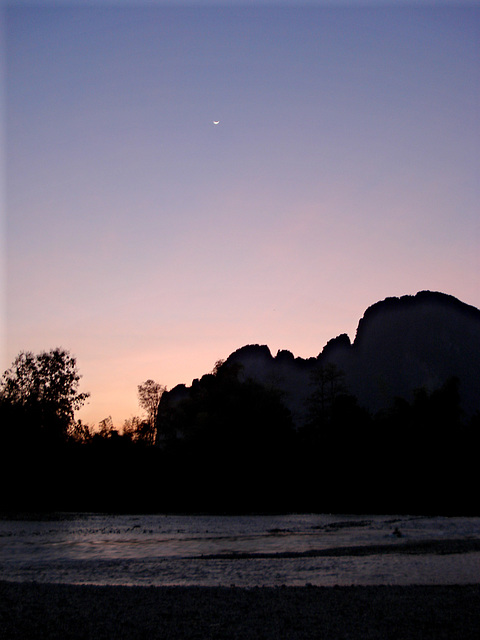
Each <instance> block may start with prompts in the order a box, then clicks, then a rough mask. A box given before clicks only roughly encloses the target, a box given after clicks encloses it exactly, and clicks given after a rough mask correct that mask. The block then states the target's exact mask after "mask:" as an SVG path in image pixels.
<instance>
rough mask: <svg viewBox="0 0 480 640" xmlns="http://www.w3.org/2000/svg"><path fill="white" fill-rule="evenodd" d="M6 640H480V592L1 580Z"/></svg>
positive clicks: (463, 588)
mask: <svg viewBox="0 0 480 640" xmlns="http://www.w3.org/2000/svg"><path fill="white" fill-rule="evenodd" d="M0 629H1V630H2V638H4V639H5V640H13V639H22V640H28V639H30V638H32V639H33V638H35V639H36V640H42V639H48V640H51V639H57V638H58V639H59V640H60V639H62V640H65V639H67V638H68V639H72V640H76V639H77V638H78V639H80V638H82V639H84V640H85V639H87V640H90V639H91V640H93V639H95V640H104V639H105V640H106V639H110V638H115V639H116V640H117V639H118V640H123V639H127V638H128V639H130V638H132V639H136V638H139V639H140V638H147V637H148V638H149V640H152V639H153V640H155V639H156V638H158V639H160V638H162V639H165V638H183V639H185V640H190V639H191V640H193V639H201V638H209V639H210V638H211V639H214V638H234V639H240V640H250V639H252V640H253V639H254V638H263V639H272V640H273V639H275V640H279V639H282V638H285V639H287V638H288V640H294V639H302V640H307V639H313V638H322V640H325V639H332V640H333V639H334V638H335V639H336V638H344V637H348V638H356V639H365V640H385V639H386V638H391V637H395V638H405V639H407V638H408V639H409V640H415V639H416V638H418V639H420V638H422V640H425V639H431V640H442V639H445V640H447V639H448V640H457V639H458V640H460V639H461V640H469V639H470V638H471V639H472V640H473V639H474V638H475V639H476V638H478V637H480V584H474V585H447V586H445V585H443V586H419V585H412V586H350V587H343V586H342V587H313V586H306V587H252V588H241V587H195V586H193V587H174V586H172V587H127V586H88V585H66V584H65V585H64V584H43V583H32V582H30V583H21V582H5V581H0Z"/></svg>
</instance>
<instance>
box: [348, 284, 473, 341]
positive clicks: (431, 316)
mask: <svg viewBox="0 0 480 640" xmlns="http://www.w3.org/2000/svg"><path fill="white" fill-rule="evenodd" d="M452 318H455V323H456V324H458V322H459V321H461V320H464V321H466V322H467V323H470V322H471V321H473V322H474V323H475V322H479V321H480V310H479V309H477V308H475V307H473V306H471V305H468V304H466V303H464V302H461V301H460V300H458V299H457V298H455V297H454V296H451V295H448V294H446V293H440V292H437V291H419V292H418V293H417V294H416V295H414V296H412V295H406V296H401V297H399V298H396V297H390V298H386V299H385V300H382V301H380V302H376V303H375V304H373V305H372V306H371V307H368V309H367V310H366V311H365V313H364V315H363V318H361V320H360V322H359V323H358V328H357V332H356V336H355V340H354V346H355V347H357V348H359V349H360V348H362V347H363V346H364V343H365V342H368V341H369V339H370V338H372V337H374V336H375V334H376V333H377V332H379V331H380V332H381V333H383V332H388V333H391V332H392V331H394V330H401V331H402V333H404V332H405V331H407V332H408V333H412V332H415V331H416V330H417V329H419V328H420V327H421V326H426V325H428V324H430V325H432V324H434V325H435V326H437V327H438V326H441V325H442V324H445V323H448V322H449V321H450V320H451V319H452ZM430 328H433V327H432V326H430ZM408 333H407V335H408ZM399 337H401V336H400V335H399Z"/></svg>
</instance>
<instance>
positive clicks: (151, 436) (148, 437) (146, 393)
mask: <svg viewBox="0 0 480 640" xmlns="http://www.w3.org/2000/svg"><path fill="white" fill-rule="evenodd" d="M165 390H166V387H164V386H163V385H161V384H159V383H158V382H155V380H146V381H145V382H144V383H142V384H139V385H138V402H139V405H140V407H141V408H142V409H144V410H145V411H146V413H147V422H146V424H145V423H141V425H140V431H139V436H140V439H141V440H143V441H144V442H146V443H148V444H153V443H154V441H155V425H156V422H157V414H158V406H159V404H160V399H161V397H162V395H163V393H164V391H165Z"/></svg>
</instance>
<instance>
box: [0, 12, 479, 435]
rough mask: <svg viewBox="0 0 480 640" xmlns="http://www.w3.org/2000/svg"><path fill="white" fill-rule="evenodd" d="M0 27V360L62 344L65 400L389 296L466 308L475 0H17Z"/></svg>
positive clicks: (328, 334)
mask: <svg viewBox="0 0 480 640" xmlns="http://www.w3.org/2000/svg"><path fill="white" fill-rule="evenodd" d="M0 44H2V60H1V65H0V77H1V90H0V106H1V107H2V112H3V113H4V114H5V116H4V118H3V122H2V126H1V130H0V142H1V147H2V157H1V159H0V169H1V171H0V174H1V177H0V180H1V183H0V186H2V189H1V191H2V193H3V194H4V195H3V199H2V225H3V227H2V229H3V232H2V238H1V243H2V244H1V248H2V251H3V259H2V260H3V262H2V265H3V272H4V277H3V280H2V290H3V293H2V295H3V305H2V307H3V314H2V315H3V317H2V324H3V330H2V332H3V334H4V340H3V349H2V361H3V362H2V366H1V369H2V371H3V370H5V369H6V368H8V367H9V366H10V364H11V362H12V361H13V359H14V358H15V356H16V355H17V354H18V353H19V352H20V351H24V350H28V351H33V352H35V353H38V352H40V351H43V350H49V349H51V348H55V347H63V348H65V349H68V350H69V351H70V353H71V354H72V355H74V356H75V357H76V358H77V364H78V368H79V371H80V373H81V374H82V376H83V378H82V384H81V390H82V391H88V392H90V393H91V397H90V399H89V403H88V405H86V406H85V407H84V408H83V409H82V410H81V411H79V412H77V414H76V415H77V417H78V418H81V419H82V420H83V421H85V422H87V423H89V424H91V425H95V424H98V422H99V421H100V420H102V419H104V418H106V417H107V416H112V419H113V422H114V424H115V426H117V427H121V426H122V424H123V421H124V420H125V419H127V418H130V417H132V416H134V415H140V414H141V410H140V409H139V407H138V398H137V385H139V384H141V383H142V382H144V381H145V380H147V379H149V378H151V379H154V380H156V381H157V382H159V383H161V384H164V385H166V386H167V388H169V389H171V388H172V387H174V386H175V385H177V384H179V383H185V384H187V385H190V384H191V382H192V379H194V378H199V377H201V376H202V375H203V374H204V373H207V372H209V371H211V370H212V368H213V367H214V365H215V362H216V361H217V360H219V359H224V358H226V357H228V355H229V354H230V353H231V352H233V351H234V350H236V349H237V348H240V347H242V346H244V345H246V344H267V345H268V346H269V347H270V350H271V351H272V353H273V354H274V355H275V353H276V352H277V350H279V349H288V350H290V351H291V352H292V353H293V354H294V355H295V356H301V357H311V356H316V355H317V354H318V353H319V352H321V350H322V349H323V347H324V346H325V344H326V342H327V341H328V340H330V339H331V338H333V337H335V336H337V335H339V334H341V333H347V334H348V335H349V336H350V338H351V339H352V340H353V339H354V337H355V331H356V327H357V324H358V321H359V320H360V318H361V317H362V315H363V313H364V311H365V310H366V309H367V308H368V307H369V306H370V305H372V304H374V303H375V302H377V301H379V300H383V299H384V298H386V297H389V296H401V295H405V294H415V293H416V292H417V291H420V290H424V289H429V290H432V291H442V292H444V293H448V294H451V295H454V296H456V297H457V298H459V299H460V300H462V301H464V302H466V303H468V304H472V305H474V306H476V307H480V258H479V255H480V252H479V251H478V249H479V246H480V242H479V241H480V229H479V226H480V225H479V221H480V216H479V203H480V179H479V178H480V175H479V167H480V162H479V160H480V157H479V149H480V110H479V107H480V73H479V70H480V4H479V3H476V2H471V3H461V2H453V1H451V2H446V3H443V4H439V3H438V2H436V3H430V2H409V3H404V2H402V1H401V0H400V1H398V0H397V1H396V2H393V1H392V2H387V1H384V2H380V1H379V2H359V3H355V2H334V0H330V1H325V2H314V1H313V0H311V1H310V2H305V3H304V4H300V3H298V2H297V3H291V4H289V3H288V2H280V1H279V2H275V1H274V0H271V1H270V2H247V1H245V2H241V1H239V2H236V3H232V2H230V3H227V2H220V1H219V2H207V1H205V2H200V1H199V0H197V1H195V2H193V1H192V2H190V3H182V2H176V3H168V2H161V1H158V2H155V1H154V0H150V1H149V2H147V1H145V2H134V1H133V0H124V1H120V0H119V1H118V2H115V1H114V0H109V1H107V0H105V1H101V0H98V1H96V2H95V1H94V0H89V1H88V2H83V3H79V2H75V1H73V0H72V1H70V2H69V1H67V0H65V1H64V2H61V1H60V0H58V1H56V2H54V1H53V0H52V1H48V0H45V1H44V2H38V1H37V2H35V1H34V0H33V1H31V2H29V3H27V2H23V1H22V0H19V1H17V2H15V3H13V2H6V3H4V6H3V7H2V9H1V36H0ZM214 121H219V124H214Z"/></svg>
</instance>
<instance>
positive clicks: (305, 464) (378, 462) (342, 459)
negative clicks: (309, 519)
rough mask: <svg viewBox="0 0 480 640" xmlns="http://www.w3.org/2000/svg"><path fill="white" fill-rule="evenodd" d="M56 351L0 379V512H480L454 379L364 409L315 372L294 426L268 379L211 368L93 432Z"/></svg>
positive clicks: (329, 372) (334, 372) (66, 359)
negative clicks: (135, 414)
mask: <svg viewBox="0 0 480 640" xmlns="http://www.w3.org/2000/svg"><path fill="white" fill-rule="evenodd" d="M52 353H53V355H54V358H56V359H57V365H58V366H57V368H56V375H55V376H53V377H52V376H50V377H49V376H47V377H46V378H45V376H43V374H44V373H45V369H43V373H42V368H41V366H40V365H41V363H40V362H39V361H38V360H36V357H34V356H32V354H24V355H23V356H22V357H20V360H18V361H17V362H16V364H15V366H14V368H12V369H11V370H9V372H6V374H4V377H3V380H2V388H1V395H0V418H1V422H0V424H1V452H0V457H1V459H0V464H1V473H2V487H3V491H2V499H1V505H0V510H3V511H9V510H10V511H18V510H29V511H32V510H62V511H65V510H66V511H76V510H84V511H98V510H101V511H123V512H218V513H234V512H288V511H296V512H357V513H358V512H378V513H380V512H381V513H395V512H409V513H444V514H445V513H446V514H448V513H450V514H478V512H479V511H480V510H479V506H478V499H477V491H478V471H477V469H478V454H479V444H480V438H479V433H480V419H479V416H478V415H477V416H475V417H473V418H469V419H466V418H465V417H464V416H463V415H462V411H461V407H460V401H459V384H460V383H459V381H458V380H456V379H450V380H447V381H446V382H445V384H444V385H443V386H442V387H441V388H439V389H437V390H435V391H433V392H428V391H426V390H425V389H419V390H417V391H416V392H415V393H414V395H413V399H412V400H411V401H407V400H405V399H397V400H395V402H394V403H393V405H392V406H391V407H389V408H388V409H386V410H384V411H382V412H381V413H378V414H376V415H372V414H370V413H369V412H368V411H366V410H365V409H364V408H362V407H361V406H359V404H358V402H357V400H356V398H355V397H354V396H352V395H351V394H350V393H349V391H348V389H347V387H346V385H345V379H344V376H343V374H342V372H341V371H339V370H338V369H336V368H335V367H334V366H327V367H324V368H322V367H318V368H317V369H316V370H315V371H314V373H313V374H312V379H311V385H310V394H309V400H308V406H307V407H306V409H307V410H306V413H305V419H304V421H303V423H302V424H301V425H298V424H294V422H293V420H292V416H291V414H290V413H289V411H288V410H287V408H286V406H285V402H284V400H285V398H284V397H283V396H282V394H281V393H280V392H279V391H278V390H277V389H276V388H275V385H274V384H273V383H272V384H271V385H268V386H266V385H261V384H259V383H256V382H254V381H252V380H246V381H240V379H239V370H238V368H237V367H236V366H232V365H226V364H224V363H218V365H217V366H216V368H215V369H214V371H213V372H212V373H211V374H208V375H206V376H203V377H202V378H201V380H197V381H195V382H194V383H193V384H192V387H191V388H190V389H188V390H186V392H185V393H184V395H183V396H182V397H180V398H179V397H175V394H171V393H168V392H167V393H164V391H165V390H164V388H160V389H156V392H157V394H158V395H157V401H156V403H155V402H151V403H150V405H149V406H150V407H151V408H152V409H151V412H150V413H149V412H148V411H147V419H146V420H145V421H143V427H142V421H139V422H138V423H136V424H133V425H131V429H130V430H129V429H128V428H127V429H125V430H123V431H122V432H119V431H117V430H115V429H114V428H113V425H112V424H111V423H109V422H108V420H106V421H104V423H105V424H104V425H103V428H102V429H101V430H100V431H98V432H96V433H91V431H90V430H89V429H88V428H87V429H85V428H83V427H82V425H81V423H78V422H75V421H74V419H73V412H74V408H75V407H78V405H79V403H81V402H82V401H84V400H85V396H84V395H79V394H78V381H79V376H78V373H77V372H76V363H75V361H74V359H72V358H71V357H70V356H69V354H68V353H67V352H62V351H61V350H56V351H55V352H50V355H51V356H52ZM52 357H53V356H52ZM37 358H38V357H37ZM44 360H45V358H44ZM47 360H48V358H47ZM43 364H44V367H45V366H46V364H45V362H44V363H43ZM50 364H52V363H51V362H50ZM67 365H68V366H67ZM22 369H23V374H25V373H26V372H29V375H22V376H20V377H19V376H18V375H17V374H18V372H19V370H22ZM65 370H67V371H69V377H67V379H66V378H65V377H64V376H63V375H60V374H61V373H62V372H63V373H65ZM42 376H43V378H42ZM20 379H21V384H20V382H19V380H20ZM61 380H63V382H62V383H61V382H60V381H61ZM66 380H67V381H68V380H69V381H70V384H66V383H65V382H66ZM149 382H152V381H149ZM65 398H67V401H65V402H64V400H65ZM142 429H144V431H145V433H146V436H145V437H143V436H142V435H141V433H142ZM154 441H155V442H154Z"/></svg>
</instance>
